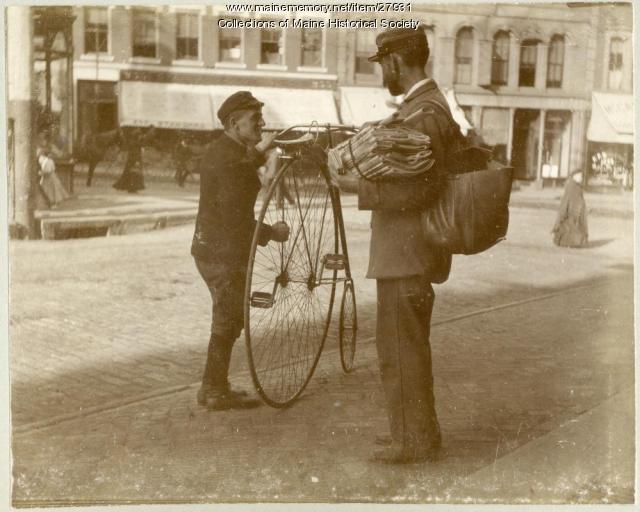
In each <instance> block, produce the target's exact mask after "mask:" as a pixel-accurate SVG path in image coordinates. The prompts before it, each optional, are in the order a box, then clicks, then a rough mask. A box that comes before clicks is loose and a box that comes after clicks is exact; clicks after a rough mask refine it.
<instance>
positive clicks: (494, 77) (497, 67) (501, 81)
mask: <svg viewBox="0 0 640 512" xmlns="http://www.w3.org/2000/svg"><path fill="white" fill-rule="evenodd" d="M510 44H511V38H510V36H509V32H505V31H500V32H498V33H497V34H496V35H495V36H494V38H493V51H492V54H491V83H492V84H494V85H507V82H508V79H509V46H510Z"/></svg>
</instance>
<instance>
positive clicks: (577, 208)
mask: <svg viewBox="0 0 640 512" xmlns="http://www.w3.org/2000/svg"><path fill="white" fill-rule="evenodd" d="M583 181H584V174H583V173H582V171H580V170H577V171H574V172H573V173H571V176H569V178H567V182H566V184H565V187H564V195H563V196H562V201H561V202H560V210H559V211H558V216H557V217H556V223H555V225H554V226H553V230H552V231H551V232H552V233H553V243H554V244H556V245H558V246H560V247H586V246H587V244H588V242H589V229H588V226H587V204H586V203H585V200H584V194H583V191H582V183H583Z"/></svg>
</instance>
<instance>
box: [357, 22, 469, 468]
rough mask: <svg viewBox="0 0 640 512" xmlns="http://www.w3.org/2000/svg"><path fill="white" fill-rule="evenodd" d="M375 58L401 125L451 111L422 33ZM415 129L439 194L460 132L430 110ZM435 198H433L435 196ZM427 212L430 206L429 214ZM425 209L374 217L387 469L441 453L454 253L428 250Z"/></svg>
mask: <svg viewBox="0 0 640 512" xmlns="http://www.w3.org/2000/svg"><path fill="white" fill-rule="evenodd" d="M376 45H377V47H378V51H377V53H376V54H375V55H374V56H372V57H370V59H369V60H370V61H372V62H377V63H379V64H380V66H381V67H382V75H383V80H384V83H385V85H386V87H387V88H388V89H389V92H390V93H391V94H392V95H393V96H398V95H400V94H404V101H403V102H402V104H401V105H400V108H399V109H398V118H399V119H404V118H406V117H408V116H409V115H410V114H412V113H414V112H416V111H418V110H420V109H422V108H423V107H425V106H427V107H428V106H429V102H430V101H435V102H438V103H439V104H441V105H442V106H444V107H445V108H446V109H447V110H448V109H449V107H448V105H447V101H446V99H445V97H444V96H443V94H442V93H441V91H440V90H439V89H438V86H437V85H436V83H435V82H434V81H433V80H432V79H430V78H428V77H427V76H426V74H425V71H424V69H425V65H426V63H427V60H428V58H429V46H428V43H427V38H426V36H425V33H424V31H422V30H411V29H391V30H388V31H385V32H382V33H381V34H379V35H378V36H377V38H376ZM412 127H413V128H414V129H416V130H418V131H420V132H422V133H424V134H426V135H428V136H429V137H430V139H431V151H432V155H433V156H432V157H433V158H434V160H435V167H434V169H433V170H432V171H431V172H432V176H433V179H434V194H437V193H439V190H440V189H441V185H442V184H444V178H445V176H446V173H447V172H448V168H447V161H446V155H447V152H448V146H447V145H448V141H452V140H455V138H456V137H455V135H456V133H457V131H459V128H458V126H457V125H456V124H455V123H454V122H453V121H452V120H451V119H450V118H449V117H448V116H446V114H445V113H444V112H440V109H438V108H434V107H433V105H431V111H430V113H429V114H428V115H426V116H425V117H424V118H423V119H422V120H421V121H419V122H418V123H417V125H414V126H412ZM434 197H435V196H434ZM427 206H428V205H425V208H426V207H427ZM421 212H422V210H417V209H416V210H411V209H403V210H388V209H384V210H373V212H372V215H371V229H372V231H371V245H370V255H369V268H368V272H367V277H368V278H370V279H375V280H376V287H377V325H376V348H377V352H378V360H379V366H380V373H381V378H382V385H383V388H384V393H385V397H386V402H387V409H388V416H389V424H390V431H391V436H390V438H388V437H385V436H379V437H378V438H377V439H376V442H377V443H378V444H387V445H388V446H386V447H385V448H383V449H380V450H377V451H376V452H374V455H373V460H375V461H377V462H382V463H390V464H401V463H414V462H421V461H425V460H428V459H431V458H432V457H434V456H435V454H436V452H437V451H438V450H439V449H440V446H441V435H440V426H439V424H438V419H437V415H436V410H435V400H434V394H433V374H432V364H431V348H430V343H429V334H430V323H431V313H432V310H433V303H434V298H435V295H434V292H433V287H432V283H442V282H444V281H446V280H447V278H448V276H449V271H450V269H451V254H450V253H449V252H447V251H445V250H442V249H438V248H436V247H430V246H428V245H427V244H426V242H425V241H424V239H423V236H422V227H421Z"/></svg>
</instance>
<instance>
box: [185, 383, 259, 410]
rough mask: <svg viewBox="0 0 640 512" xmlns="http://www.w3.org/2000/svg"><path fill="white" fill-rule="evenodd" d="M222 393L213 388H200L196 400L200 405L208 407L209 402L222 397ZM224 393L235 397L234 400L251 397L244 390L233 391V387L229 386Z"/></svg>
mask: <svg viewBox="0 0 640 512" xmlns="http://www.w3.org/2000/svg"><path fill="white" fill-rule="evenodd" d="M220 393H221V391H218V390H216V389H215V388H214V387H211V386H200V388H199V389H198V393H197V395H196V399H197V400H198V405H202V406H205V405H207V401H208V400H209V399H210V398H215V397H217V396H218V395H220ZM222 393H224V394H226V395H228V396H230V397H233V398H234V399H238V398H244V397H247V396H249V393H247V392H246V391H244V390H242V389H232V388H231V386H227V389H225V390H224V391H222Z"/></svg>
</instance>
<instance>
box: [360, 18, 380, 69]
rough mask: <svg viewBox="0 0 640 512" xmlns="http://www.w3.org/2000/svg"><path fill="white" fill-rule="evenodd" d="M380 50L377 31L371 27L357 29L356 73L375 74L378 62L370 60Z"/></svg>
mask: <svg viewBox="0 0 640 512" xmlns="http://www.w3.org/2000/svg"><path fill="white" fill-rule="evenodd" d="M377 51H378V47H377V46H376V33H375V32H374V31H373V30H371V29H363V30H357V31H356V74H358V75H375V73H376V63H375V62H369V57H371V56H372V55H373V54H375V53H376V52H377Z"/></svg>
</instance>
